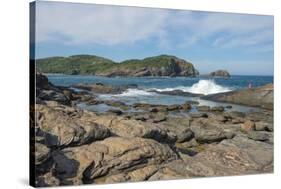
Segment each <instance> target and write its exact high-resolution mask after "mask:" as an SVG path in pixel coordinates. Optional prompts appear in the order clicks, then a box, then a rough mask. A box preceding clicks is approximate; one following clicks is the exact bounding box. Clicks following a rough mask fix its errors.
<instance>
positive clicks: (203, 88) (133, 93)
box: [47, 74, 273, 111]
mask: <svg viewBox="0 0 281 189" xmlns="http://www.w3.org/2000/svg"><path fill="white" fill-rule="evenodd" d="M47 77H48V78H49V81H50V82H51V83H53V84H54V85H58V86H71V85H74V84H79V83H83V84H92V83H103V84H108V85H113V86H124V85H132V84H134V85H137V88H131V89H128V90H126V91H125V92H123V93H122V94H115V95H113V94H102V95H98V98H99V99H101V100H117V101H122V102H125V103H127V104H133V103H150V104H165V105H170V104H183V103H184V102H186V101H189V100H196V101H198V102H199V103H200V105H209V106H217V105H225V104H224V103H217V102H210V101H206V100H202V99H199V98H198V97H184V96H172V95H163V94H157V93H154V92H150V91H151V90H157V91H172V90H182V91H184V92H191V93H196V94H204V95H208V94H215V93H221V92H227V91H232V90H237V89H243V88H248V86H249V84H250V85H251V87H258V86H262V85H265V84H268V83H273V77H272V76H231V78H229V79H223V78H213V79H209V78H206V77H194V78H189V77H114V78H109V77H100V76H84V75H61V74H48V75H47ZM235 109H237V110H239V111H248V109H249V107H244V106H237V105H234V106H233V109H232V110H235Z"/></svg>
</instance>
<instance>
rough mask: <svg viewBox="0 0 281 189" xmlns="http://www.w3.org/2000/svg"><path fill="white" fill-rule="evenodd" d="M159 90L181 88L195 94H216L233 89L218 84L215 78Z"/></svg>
mask: <svg viewBox="0 0 281 189" xmlns="http://www.w3.org/2000/svg"><path fill="white" fill-rule="evenodd" d="M156 90H157V91H160V92H161V91H173V90H181V91H184V92H190V93H194V94H204V95H208V94H215V93H222V92H227V91H231V90H232V89H231V88H228V87H224V86H221V85H218V84H217V83H216V82H215V81H214V80H200V81H198V83H195V84H193V85H192V86H191V87H184V86H179V87H174V88H165V89H156Z"/></svg>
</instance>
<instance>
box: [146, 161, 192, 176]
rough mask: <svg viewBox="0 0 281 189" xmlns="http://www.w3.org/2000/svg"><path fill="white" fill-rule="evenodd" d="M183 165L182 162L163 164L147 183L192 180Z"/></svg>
mask: <svg viewBox="0 0 281 189" xmlns="http://www.w3.org/2000/svg"><path fill="white" fill-rule="evenodd" d="M184 165H185V163H184V162H183V161H182V160H175V161H172V162H170V163H167V164H165V165H164V166H163V167H161V168H160V169H159V170H158V171H157V172H156V173H155V174H153V175H152V176H151V177H149V179H148V180H149V181H155V180H172V179H173V180H175V179H187V178H192V176H191V175H189V172H188V171H187V170H186V169H185V166H184Z"/></svg>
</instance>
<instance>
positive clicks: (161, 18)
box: [36, 1, 274, 75]
mask: <svg viewBox="0 0 281 189" xmlns="http://www.w3.org/2000/svg"><path fill="white" fill-rule="evenodd" d="M273 22H274V19H273V16H261V15H247V14H229V13H214V12H200V11H186V10H168V9H152V8H137V7H120V6H105V5H93V4H76V3H62V2H48V1H37V4H36V58H42V57H49V56H69V55H74V54H92V55H98V56H103V57H106V58H110V59H112V60H114V61H122V60H125V59H130V58H140V59H141V58H144V57H147V56H155V55H159V54H171V55H175V56H177V57H179V58H183V59H185V60H187V61H190V62H192V63H193V64H194V66H195V67H196V69H198V70H199V72H200V73H202V74H204V73H209V72H210V71H213V70H216V69H227V70H228V71H229V72H230V73H231V74H237V75H239V74H241V75H273V67H274V59H273V37H274V33H273V30H274V29H273V28H274V23H273Z"/></svg>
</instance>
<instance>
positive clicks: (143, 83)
mask: <svg viewBox="0 0 281 189" xmlns="http://www.w3.org/2000/svg"><path fill="white" fill-rule="evenodd" d="M47 76H48V78H49V80H50V81H51V82H52V83H53V84H55V85H61V86H70V85H73V84H78V83H84V84H91V83H97V82H100V83H104V84H109V85H115V86H120V85H128V84H137V85H138V86H139V87H141V88H159V89H165V88H173V87H176V86H183V87H190V86H192V85H193V84H195V83H197V82H198V81H200V80H206V79H207V78H204V77H195V78H188V77H172V78H171V77H139V78H138V77H137V78H136V77H134V78H133V77H115V78H109V77H99V76H81V75H59V74H50V75H47ZM214 81H215V83H216V84H218V85H220V86H223V87H230V88H233V89H239V88H246V87H248V85H249V83H251V84H252V86H253V87H257V86H261V85H265V84H267V83H273V77H272V76H232V77H231V78H230V79H223V78H215V79H214Z"/></svg>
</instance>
